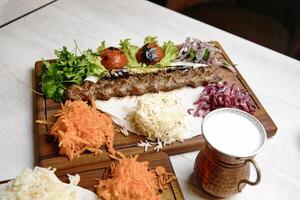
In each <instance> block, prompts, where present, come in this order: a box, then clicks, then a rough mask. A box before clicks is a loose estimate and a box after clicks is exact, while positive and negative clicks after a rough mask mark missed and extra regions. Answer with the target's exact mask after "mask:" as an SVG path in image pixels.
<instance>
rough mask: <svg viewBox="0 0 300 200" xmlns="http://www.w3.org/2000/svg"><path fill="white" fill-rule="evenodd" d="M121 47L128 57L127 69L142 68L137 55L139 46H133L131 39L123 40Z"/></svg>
mask: <svg viewBox="0 0 300 200" xmlns="http://www.w3.org/2000/svg"><path fill="white" fill-rule="evenodd" d="M120 46H121V50H122V51H123V53H124V54H125V55H126V56H127V60H128V63H127V68H132V67H141V66H142V65H141V64H140V63H139V62H138V61H137V59H136V54H137V52H138V50H139V47H138V46H135V45H133V44H131V43H130V39H125V40H121V41H120Z"/></svg>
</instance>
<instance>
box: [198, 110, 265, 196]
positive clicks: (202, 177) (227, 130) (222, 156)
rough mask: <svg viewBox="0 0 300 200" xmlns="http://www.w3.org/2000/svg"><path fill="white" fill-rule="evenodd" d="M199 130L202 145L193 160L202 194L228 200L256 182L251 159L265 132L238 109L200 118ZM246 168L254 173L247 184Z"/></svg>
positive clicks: (253, 118)
mask: <svg viewBox="0 0 300 200" xmlns="http://www.w3.org/2000/svg"><path fill="white" fill-rule="evenodd" d="M216 116H217V117H216ZM221 119H223V120H222V123H220V121H219V120H221ZM224 119H226V120H227V121H226V120H225V122H224ZM229 120H231V121H229ZM225 123H229V124H225ZM223 126H226V127H223ZM233 126H237V127H233ZM201 128H202V133H203V136H204V138H205V141H206V143H205V146H204V148H203V149H202V150H201V151H200V152H199V154H198V156H197V158H196V161H195V165H194V175H195V178H196V180H197V182H198V183H199V185H200V186H201V188H202V189H203V190H204V191H205V192H207V193H209V194H210V195H212V196H215V197H229V196H232V195H233V194H236V193H238V192H241V191H242V189H243V188H244V187H245V185H246V184H249V185H257V184H258V183H259V182H260V179H261V172H260V170H259V168H258V167H257V164H256V162H255V161H254V160H253V158H254V156H255V155H256V154H257V153H259V152H260V151H261V150H262V148H263V146H264V144H265V142H266V131H265V129H264V127H263V125H262V124H261V123H260V122H259V121H258V120H257V119H256V118H255V117H253V116H252V115H250V114H248V113H246V112H243V111H241V110H238V109H232V108H222V109H217V110H215V111H212V112H210V113H209V114H208V115H207V116H206V117H205V118H204V120H203V122H202V126H201ZM246 129H247V131H245V130H246ZM243 130H244V131H243ZM239 131H240V133H239V134H238V132H239ZM218 132H219V133H218ZM233 132H234V133H233ZM254 132H255V133H254ZM245 134H247V135H245ZM251 134H252V136H250V135H251ZM216 136H218V138H217V137H216ZM243 137H244V138H243ZM216 138H217V139H216ZM251 140H252V141H251ZM247 142H248V143H249V144H247ZM250 143H251V144H250ZM246 147H247V148H246ZM250 164H252V165H253V166H254V168H255V170H256V174H257V175H256V180H255V181H250V180H249V176H250Z"/></svg>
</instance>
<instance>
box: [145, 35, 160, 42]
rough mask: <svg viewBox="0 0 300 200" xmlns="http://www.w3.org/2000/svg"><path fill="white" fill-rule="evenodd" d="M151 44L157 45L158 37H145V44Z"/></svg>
mask: <svg viewBox="0 0 300 200" xmlns="http://www.w3.org/2000/svg"><path fill="white" fill-rule="evenodd" d="M149 43H154V44H157V43H158V41H157V37H156V36H154V37H151V36H147V37H145V40H144V44H149Z"/></svg>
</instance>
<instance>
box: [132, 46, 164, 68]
mask: <svg viewBox="0 0 300 200" xmlns="http://www.w3.org/2000/svg"><path fill="white" fill-rule="evenodd" d="M163 56H164V52H163V50H162V48H160V47H159V46H158V45H157V44H155V43H148V44H145V45H144V46H143V47H141V48H140V49H139V51H138V52H137V55H136V58H137V60H138V62H139V63H145V64H147V65H155V64H157V63H159V62H160V60H161V59H162V58H163Z"/></svg>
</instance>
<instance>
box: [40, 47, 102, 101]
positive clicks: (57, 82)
mask: <svg viewBox="0 0 300 200" xmlns="http://www.w3.org/2000/svg"><path fill="white" fill-rule="evenodd" d="M75 44H76V42H75ZM78 52H79V55H78ZM54 53H55V55H56V57H57V58H56V60H55V61H54V62H48V61H44V62H43V65H42V76H41V90H42V92H43V93H44V95H45V96H46V98H50V99H54V100H55V101H57V102H61V101H62V99H63V95H64V91H65V89H66V86H65V85H66V84H71V83H75V84H78V85H81V84H82V82H83V81H84V79H85V78H86V77H87V76H90V75H94V76H99V77H101V76H103V75H104V74H105V73H106V72H107V70H106V69H105V67H104V66H103V65H102V64H101V60H100V57H99V52H97V53H95V52H93V51H92V50H91V49H88V50H86V51H83V52H81V51H80V49H79V48H78V45H77V44H76V47H75V48H74V50H72V51H68V49H67V47H65V46H64V47H63V48H62V49H61V50H54Z"/></svg>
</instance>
